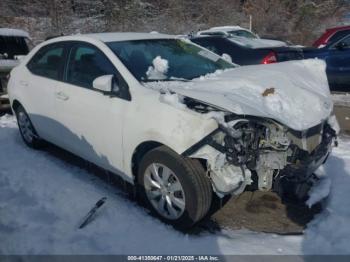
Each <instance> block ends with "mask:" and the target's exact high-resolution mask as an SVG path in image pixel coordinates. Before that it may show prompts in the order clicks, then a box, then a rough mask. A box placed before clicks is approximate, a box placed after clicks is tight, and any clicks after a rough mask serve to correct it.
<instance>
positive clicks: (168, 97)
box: [159, 93, 187, 109]
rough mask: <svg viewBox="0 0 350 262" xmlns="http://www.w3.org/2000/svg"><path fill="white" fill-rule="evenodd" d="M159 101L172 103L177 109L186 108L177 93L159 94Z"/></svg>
mask: <svg viewBox="0 0 350 262" xmlns="http://www.w3.org/2000/svg"><path fill="white" fill-rule="evenodd" d="M159 100H160V102H163V103H166V104H168V105H172V106H174V107H176V108H178V109H186V108H187V107H186V105H185V104H184V103H183V99H182V97H180V96H179V95H178V94H171V93H165V94H161V95H160V98H159Z"/></svg>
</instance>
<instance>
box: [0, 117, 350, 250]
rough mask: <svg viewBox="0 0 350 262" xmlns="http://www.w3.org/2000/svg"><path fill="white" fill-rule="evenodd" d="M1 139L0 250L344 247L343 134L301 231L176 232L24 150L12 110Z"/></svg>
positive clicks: (346, 155) (347, 214) (348, 213)
mask: <svg viewBox="0 0 350 262" xmlns="http://www.w3.org/2000/svg"><path fill="white" fill-rule="evenodd" d="M0 145H1V152H5V153H1V154H0V166H1V169H0V214H1V216H0V254H45V255H47V254H143V255H145V254H153V255H154V254H236V255H238V254H250V255H251V254H349V253H350V249H349V243H350V209H349V208H348V207H349V205H350V203H349V202H350V190H349V188H350V150H349V148H350V141H349V140H344V139H341V141H340V147H339V148H337V149H336V150H334V153H333V155H332V156H330V158H329V160H328V162H327V163H326V165H325V167H324V172H325V175H326V176H327V178H329V179H330V180H331V181H332V183H331V186H330V194H329V198H328V200H327V201H326V202H325V210H324V211H323V212H322V213H321V214H319V215H318V216H317V217H316V218H315V219H314V220H313V221H312V222H311V223H310V224H309V225H308V228H307V229H306V231H305V235H304V236H278V235H274V234H265V233H256V232H251V231H248V230H238V231H232V230H228V229H222V230H221V231H218V232H216V233H208V232H205V231H203V232H202V233H200V234H198V235H186V234H182V233H180V232H177V231H175V230H174V229H173V228H172V227H170V226H167V225H165V224H163V223H161V222H160V221H159V220H157V219H155V218H153V217H152V216H150V215H148V214H147V211H146V210H144V209H142V208H141V207H139V206H138V205H137V204H136V203H134V202H131V201H130V200H128V199H127V198H125V197H124V195H123V193H122V192H120V191H119V190H118V189H116V188H114V187H112V186H109V185H107V184H106V183H105V182H103V181H100V180H99V179H98V178H96V177H95V176H93V175H92V174H90V173H89V172H88V171H87V170H85V169H80V168H78V167H77V166H74V165H71V164H68V163H67V162H63V161H62V160H60V159H59V158H57V157H56V156H54V155H51V154H48V153H46V152H45V151H36V150H31V149H28V148H27V147H26V146H25V145H24V144H23V142H22V141H21V138H20V135H19V132H18V129H17V127H16V121H15V120H14V118H13V117H12V116H8V115H6V116H3V117H1V118H0ZM320 187H321V188H320V189H317V187H315V188H314V190H313V192H315V193H313V194H314V195H325V194H323V193H322V194H319V193H316V192H317V191H319V192H326V191H324V190H323V189H322V187H323V186H322V185H320ZM324 188H328V187H327V186H325V187H324ZM313 194H312V195H313ZM103 196H106V197H107V198H108V199H107V202H106V204H105V205H104V206H103V207H102V208H101V209H100V210H99V211H98V213H97V215H96V218H95V219H94V220H93V221H92V222H91V223H90V224H88V225H87V226H86V227H85V228H84V229H78V226H79V222H81V219H82V218H83V217H84V216H85V215H86V213H87V212H88V211H89V210H90V209H91V208H92V206H93V205H94V204H95V203H96V201H97V200H99V199H100V198H101V197H103Z"/></svg>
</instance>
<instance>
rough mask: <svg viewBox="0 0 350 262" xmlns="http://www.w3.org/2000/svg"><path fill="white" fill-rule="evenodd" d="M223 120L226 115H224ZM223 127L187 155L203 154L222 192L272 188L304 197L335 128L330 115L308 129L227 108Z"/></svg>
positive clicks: (329, 149) (236, 193) (283, 194)
mask: <svg viewBox="0 0 350 262" xmlns="http://www.w3.org/2000/svg"><path fill="white" fill-rule="evenodd" d="M222 120H223V121H222ZM222 120H221V121H219V122H220V124H219V128H218V129H217V130H215V131H214V132H213V133H211V134H210V135H209V136H207V137H205V138H204V139H202V140H201V141H200V142H199V143H197V144H196V145H194V146H192V147H191V148H189V149H188V150H186V152H184V155H185V156H189V157H192V158H200V159H205V160H206V162H207V170H208V175H209V177H210V179H211V181H212V185H213V189H214V191H215V192H216V193H217V195H218V196H220V197H223V196H225V195H228V194H231V195H238V194H240V193H242V192H243V191H244V190H245V189H246V188H247V187H249V189H251V190H262V191H269V190H273V191H276V192H278V193H279V194H281V196H282V197H284V196H293V197H297V198H298V199H304V198H305V197H306V194H307V192H308V189H309V188H310V186H311V185H312V184H313V181H314V180H315V175H314V171H315V170H316V169H317V168H318V167H319V166H320V165H322V164H323V163H324V161H325V160H326V158H327V157H328V155H329V153H330V151H331V148H332V142H333V141H336V131H335V130H334V128H332V127H331V124H330V123H329V121H324V122H322V123H320V124H319V125H317V126H314V127H312V128H309V129H307V130H304V131H295V130H292V129H290V128H288V127H286V126H284V125H281V124H280V123H278V122H276V121H274V120H271V119H265V118H257V117H240V116H237V115H234V114H225V115H224V117H223V119H222Z"/></svg>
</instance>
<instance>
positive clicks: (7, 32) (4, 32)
mask: <svg viewBox="0 0 350 262" xmlns="http://www.w3.org/2000/svg"><path fill="white" fill-rule="evenodd" d="M0 35H1V36H17V37H26V38H29V34H28V33H27V32H26V31H23V30H20V29H14V28H0Z"/></svg>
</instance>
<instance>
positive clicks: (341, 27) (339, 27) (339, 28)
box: [326, 25, 350, 32]
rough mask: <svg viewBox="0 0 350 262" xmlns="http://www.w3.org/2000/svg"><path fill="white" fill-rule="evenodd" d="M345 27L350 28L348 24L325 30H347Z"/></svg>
mask: <svg viewBox="0 0 350 262" xmlns="http://www.w3.org/2000/svg"><path fill="white" fill-rule="evenodd" d="M347 29H350V25H346V26H337V27H332V28H328V29H327V30H326V31H327V32H336V31H341V30H347Z"/></svg>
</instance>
